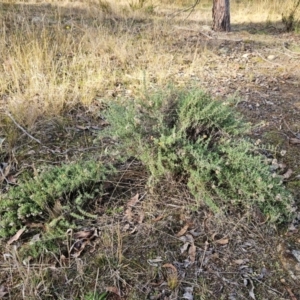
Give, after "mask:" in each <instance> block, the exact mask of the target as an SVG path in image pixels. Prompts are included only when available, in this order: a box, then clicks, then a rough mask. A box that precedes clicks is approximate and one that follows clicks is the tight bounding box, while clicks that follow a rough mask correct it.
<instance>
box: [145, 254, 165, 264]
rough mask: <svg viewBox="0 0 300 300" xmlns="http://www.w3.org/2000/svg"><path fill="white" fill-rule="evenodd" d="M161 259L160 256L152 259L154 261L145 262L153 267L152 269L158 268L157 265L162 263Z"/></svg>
mask: <svg viewBox="0 0 300 300" xmlns="http://www.w3.org/2000/svg"><path fill="white" fill-rule="evenodd" d="M162 261H163V260H162V258H161V257H160V256H158V257H156V258H154V259H148V260H147V262H148V264H149V265H150V266H153V267H158V266H159V263H160V262H162Z"/></svg>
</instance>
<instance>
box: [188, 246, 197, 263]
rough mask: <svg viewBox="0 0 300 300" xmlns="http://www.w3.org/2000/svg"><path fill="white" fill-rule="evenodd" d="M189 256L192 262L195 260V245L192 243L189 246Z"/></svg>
mask: <svg viewBox="0 0 300 300" xmlns="http://www.w3.org/2000/svg"><path fill="white" fill-rule="evenodd" d="M189 258H190V261H191V263H192V264H193V263H194V262H195V260H196V246H195V245H194V244H193V245H191V247H190V248H189Z"/></svg>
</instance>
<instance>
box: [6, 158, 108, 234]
mask: <svg viewBox="0 0 300 300" xmlns="http://www.w3.org/2000/svg"><path fill="white" fill-rule="evenodd" d="M112 172H113V168H109V167H105V166H103V165H102V164H101V163H96V162H94V161H88V162H84V161H79V162H77V163H73V164H66V165H63V166H60V167H54V168H51V169H49V170H47V171H45V172H44V173H43V174H41V175H39V176H38V177H36V178H32V179H29V180H28V181H25V182H23V183H20V185H19V186H17V187H12V188H10V190H9V191H8V193H7V194H4V195H1V201H0V237H7V236H10V235H12V234H14V233H16V231H17V230H19V229H20V228H22V227H23V226H24V225H25V224H27V223H28V224H30V223H42V224H44V225H45V228H46V234H47V238H49V237H51V239H53V236H57V237H58V236H60V235H63V234H64V232H65V230H66V229H67V228H72V227H74V225H75V221H78V220H81V219H84V218H86V217H88V218H92V217H96V216H94V215H92V214H91V213H89V212H87V211H86V207H87V206H88V204H89V202H90V200H91V199H93V198H94V196H95V194H96V193H100V192H101V184H100V183H101V182H102V181H103V180H104V179H105V178H106V176H107V175H108V174H109V173H112Z"/></svg>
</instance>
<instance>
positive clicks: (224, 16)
mask: <svg viewBox="0 0 300 300" xmlns="http://www.w3.org/2000/svg"><path fill="white" fill-rule="evenodd" d="M212 15H213V30H215V31H230V0H214V4H213V10H212Z"/></svg>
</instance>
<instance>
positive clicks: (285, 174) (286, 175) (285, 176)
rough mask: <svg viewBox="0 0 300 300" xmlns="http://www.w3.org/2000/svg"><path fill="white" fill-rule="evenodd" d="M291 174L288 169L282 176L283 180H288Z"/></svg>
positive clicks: (291, 171) (290, 170)
mask: <svg viewBox="0 0 300 300" xmlns="http://www.w3.org/2000/svg"><path fill="white" fill-rule="evenodd" d="M292 174H293V170H292V169H288V170H287V171H286V172H285V173H284V174H283V175H282V176H283V178H284V179H288V178H290V177H291V176H292Z"/></svg>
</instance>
